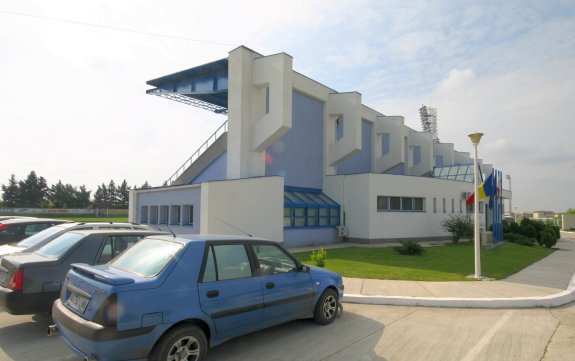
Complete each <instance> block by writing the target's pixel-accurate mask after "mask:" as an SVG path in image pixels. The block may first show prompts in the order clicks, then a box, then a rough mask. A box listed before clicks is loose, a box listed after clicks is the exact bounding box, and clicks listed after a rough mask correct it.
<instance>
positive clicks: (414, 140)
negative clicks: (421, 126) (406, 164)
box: [408, 131, 434, 176]
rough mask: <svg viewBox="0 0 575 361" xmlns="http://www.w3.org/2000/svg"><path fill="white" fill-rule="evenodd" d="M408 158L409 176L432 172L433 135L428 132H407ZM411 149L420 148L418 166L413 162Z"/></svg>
mask: <svg viewBox="0 0 575 361" xmlns="http://www.w3.org/2000/svg"><path fill="white" fill-rule="evenodd" d="M408 139H409V157H410V159H411V162H410V163H411V164H412V165H411V167H410V168H409V175H415V176H422V175H424V174H426V173H429V172H431V171H432V170H433V163H434V161H433V160H434V159H433V134H431V133H429V132H415V131H411V132H409V138H408ZM413 147H420V149H421V153H420V160H419V164H414V162H413V157H414V155H413Z"/></svg>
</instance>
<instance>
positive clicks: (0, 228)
mask: <svg viewBox="0 0 575 361" xmlns="http://www.w3.org/2000/svg"><path fill="white" fill-rule="evenodd" d="M7 229H8V226H7V225H5V224H2V223H0V232H2V231H5V230H7Z"/></svg>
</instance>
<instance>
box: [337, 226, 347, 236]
mask: <svg viewBox="0 0 575 361" xmlns="http://www.w3.org/2000/svg"><path fill="white" fill-rule="evenodd" d="M335 234H336V235H337V236H338V237H347V227H346V226H338V227H336V228H335Z"/></svg>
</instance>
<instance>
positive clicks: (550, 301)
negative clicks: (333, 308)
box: [342, 275, 575, 308]
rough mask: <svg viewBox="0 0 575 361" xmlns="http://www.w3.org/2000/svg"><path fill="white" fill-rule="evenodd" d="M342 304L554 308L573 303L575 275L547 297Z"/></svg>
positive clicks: (348, 298) (370, 299)
mask: <svg viewBox="0 0 575 361" xmlns="http://www.w3.org/2000/svg"><path fill="white" fill-rule="evenodd" d="M342 301H343V302H346V303H361V304H370V305H394V306H419V307H448V308H538V307H542V308H554V307H559V306H563V305H566V304H568V303H571V302H573V301H575V275H573V277H572V278H571V281H570V282H569V286H568V287H567V289H566V290H565V291H562V292H559V293H556V294H554V295H547V296H534V297H508V298H450V297H410V296H366V295H358V294H349V295H344V296H343V299H342Z"/></svg>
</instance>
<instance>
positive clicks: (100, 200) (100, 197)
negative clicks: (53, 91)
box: [94, 183, 111, 208]
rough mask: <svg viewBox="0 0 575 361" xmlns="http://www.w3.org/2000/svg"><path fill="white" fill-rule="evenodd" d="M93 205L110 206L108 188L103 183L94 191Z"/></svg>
mask: <svg viewBox="0 0 575 361" xmlns="http://www.w3.org/2000/svg"><path fill="white" fill-rule="evenodd" d="M94 206H95V207H97V208H107V207H110V206H111V205H110V196H109V194H108V188H107V187H106V185H105V184H104V183H102V185H101V186H98V189H97V190H96V192H95V193H94Z"/></svg>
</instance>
